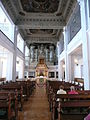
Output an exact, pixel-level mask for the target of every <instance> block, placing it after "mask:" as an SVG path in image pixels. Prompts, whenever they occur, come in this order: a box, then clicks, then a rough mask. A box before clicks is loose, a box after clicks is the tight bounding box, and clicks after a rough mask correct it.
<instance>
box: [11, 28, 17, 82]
mask: <svg viewBox="0 0 90 120" xmlns="http://www.w3.org/2000/svg"><path fill="white" fill-rule="evenodd" d="M17 34H18V29H17V27H16V26H15V28H14V53H13V72H12V80H13V81H16V58H17Z"/></svg>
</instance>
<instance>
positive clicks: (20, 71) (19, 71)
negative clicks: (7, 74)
mask: <svg viewBox="0 0 90 120" xmlns="http://www.w3.org/2000/svg"><path fill="white" fill-rule="evenodd" d="M23 76H24V62H23V60H22V59H21V58H19V57H17V61H16V78H19V79H20V78H23Z"/></svg>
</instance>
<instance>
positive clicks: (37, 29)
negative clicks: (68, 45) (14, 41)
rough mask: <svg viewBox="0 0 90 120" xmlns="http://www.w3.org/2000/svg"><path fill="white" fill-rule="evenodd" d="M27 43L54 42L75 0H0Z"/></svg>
mask: <svg viewBox="0 0 90 120" xmlns="http://www.w3.org/2000/svg"><path fill="white" fill-rule="evenodd" d="M1 2H2V4H3V5H4V7H5V9H6V10H7V12H8V14H9V15H10V17H11V19H12V20H13V22H14V23H15V25H16V26H17V27H18V29H19V31H20V33H21V35H22V37H23V38H24V40H25V41H26V43H27V44H28V45H30V44H31V43H51V44H56V43H57V41H58V40H59V36H60V34H61V32H62V29H63V27H64V26H65V25H66V23H67V21H68V19H69V18H70V15H71V13H72V12H73V9H74V7H75V5H76V2H77V0H1Z"/></svg>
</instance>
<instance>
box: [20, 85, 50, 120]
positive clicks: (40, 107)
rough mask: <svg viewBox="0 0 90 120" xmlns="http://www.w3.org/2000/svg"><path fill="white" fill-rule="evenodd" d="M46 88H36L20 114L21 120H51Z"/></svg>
mask: <svg viewBox="0 0 90 120" xmlns="http://www.w3.org/2000/svg"><path fill="white" fill-rule="evenodd" d="M50 117H51V114H50V112H49V104H48V100H47V95H46V90H45V87H42V86H41V87H40V86H36V90H35V91H34V93H33V95H32V96H30V98H29V100H28V101H27V102H25V103H24V106H23V111H22V112H19V120H51V118H50Z"/></svg>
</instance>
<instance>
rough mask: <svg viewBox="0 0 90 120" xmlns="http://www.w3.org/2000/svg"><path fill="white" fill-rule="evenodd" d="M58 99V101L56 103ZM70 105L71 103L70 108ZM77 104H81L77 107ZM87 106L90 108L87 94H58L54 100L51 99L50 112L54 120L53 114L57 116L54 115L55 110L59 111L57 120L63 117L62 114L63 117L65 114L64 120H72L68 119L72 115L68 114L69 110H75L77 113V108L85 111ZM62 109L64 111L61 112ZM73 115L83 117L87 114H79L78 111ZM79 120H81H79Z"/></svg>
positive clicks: (89, 96) (89, 99) (89, 97)
mask: <svg viewBox="0 0 90 120" xmlns="http://www.w3.org/2000/svg"><path fill="white" fill-rule="evenodd" d="M58 98H59V99H60V100H59V101H57V99H58ZM70 103H71V106H70ZM74 103H75V104H74ZM79 103H82V104H80V105H79ZM84 103H85V104H84ZM64 105H65V107H63V106H64ZM89 106H90V95H88V94H82V95H69V94H60V95H59V94H58V95H56V96H54V98H53V103H52V110H51V112H52V113H51V114H52V119H53V120H55V118H56V116H55V114H57V113H56V111H57V108H58V110H59V113H58V116H59V118H58V120H62V119H61V115H62V116H63V117H64V114H65V115H66V114H67V119H66V120H73V119H71V118H68V116H69V114H70V115H71V114H72V115H73V112H70V109H71V108H75V109H76V110H77V111H78V108H80V110H81V109H82V108H85V110H86V111H87V110H88V108H89ZM63 108H64V110H63ZM61 111H63V112H62V113H61ZM65 111H67V112H65ZM68 111H69V112H68ZM75 115H76V116H83V117H85V116H84V115H87V113H85V112H84V113H80V111H79V114H77V113H75V114H74V116H75ZM63 120H64V119H63ZM79 120H81V119H80V118H79Z"/></svg>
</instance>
